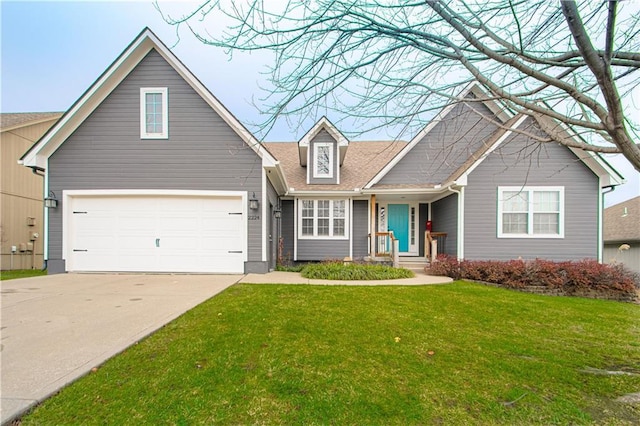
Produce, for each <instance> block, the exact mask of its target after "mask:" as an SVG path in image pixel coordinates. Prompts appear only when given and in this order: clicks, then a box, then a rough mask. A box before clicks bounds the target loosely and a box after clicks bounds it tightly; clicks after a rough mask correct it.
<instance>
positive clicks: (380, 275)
mask: <svg viewBox="0 0 640 426" xmlns="http://www.w3.org/2000/svg"><path fill="white" fill-rule="evenodd" d="M302 276H303V277H304V278H309V279H316V280H345V281H346V280H350V281H351V280H394V279H398V278H412V277H414V276H415V275H414V274H413V272H411V271H410V270H408V269H403V268H392V267H391V266H384V265H362V264H359V263H350V264H347V265H345V264H343V263H342V262H323V263H314V264H309V265H307V266H305V267H304V268H303V269H302Z"/></svg>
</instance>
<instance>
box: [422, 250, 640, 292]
mask: <svg viewBox="0 0 640 426" xmlns="http://www.w3.org/2000/svg"><path fill="white" fill-rule="evenodd" d="M429 273H430V274H434V275H444V276H448V277H451V278H453V279H456V280H457V279H467V280H474V281H483V282H488V283H492V284H498V285H500V286H503V287H508V288H516V289H522V290H526V289H528V288H533V287H536V288H539V287H543V288H546V289H548V290H550V291H549V292H548V293H549V294H566V295H580V296H586V297H603V298H614V299H618V300H634V299H636V297H637V293H636V289H637V288H638V287H640V281H639V279H638V275H637V274H634V273H632V272H631V271H629V270H627V269H625V268H624V267H623V266H622V265H604V264H601V263H598V262H597V261H595V260H581V261H576V262H551V261H548V260H542V259H536V260H528V261H524V260H509V261H504V262H500V261H478V260H473V261H470V260H463V261H458V260H457V259H456V258H454V257H451V256H445V255H442V256H438V259H437V261H436V262H434V263H433V264H432V265H431V268H430V271H429Z"/></svg>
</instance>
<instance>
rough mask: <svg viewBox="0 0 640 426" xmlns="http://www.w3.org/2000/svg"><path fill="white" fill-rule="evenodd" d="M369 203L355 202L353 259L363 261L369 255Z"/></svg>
mask: <svg viewBox="0 0 640 426" xmlns="http://www.w3.org/2000/svg"><path fill="white" fill-rule="evenodd" d="M368 224H369V202H368V201H366V200H356V201H354V202H353V223H352V226H353V258H354V259H361V258H363V257H365V256H367V255H368V254H369V226H368Z"/></svg>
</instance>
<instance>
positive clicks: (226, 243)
mask: <svg viewBox="0 0 640 426" xmlns="http://www.w3.org/2000/svg"><path fill="white" fill-rule="evenodd" d="M70 204H71V205H70V206H67V208H66V215H67V226H69V232H68V243H67V269H68V270H69V271H123V272H214V273H243V272H244V261H245V260H246V258H245V251H246V247H247V245H246V231H245V225H244V220H243V214H242V205H243V204H242V198H240V197H215V198H213V197H187V196H100V197H73V198H71V202H70Z"/></svg>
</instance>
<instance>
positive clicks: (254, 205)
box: [249, 192, 260, 210]
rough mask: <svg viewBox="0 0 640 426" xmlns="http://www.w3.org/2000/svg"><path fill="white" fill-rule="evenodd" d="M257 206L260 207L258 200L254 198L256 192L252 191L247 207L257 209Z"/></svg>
mask: <svg viewBox="0 0 640 426" xmlns="http://www.w3.org/2000/svg"><path fill="white" fill-rule="evenodd" d="M258 207H260V202H259V201H258V199H257V198H256V193H255V192H254V193H253V195H252V196H251V198H249V208H250V209H251V210H258Z"/></svg>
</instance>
